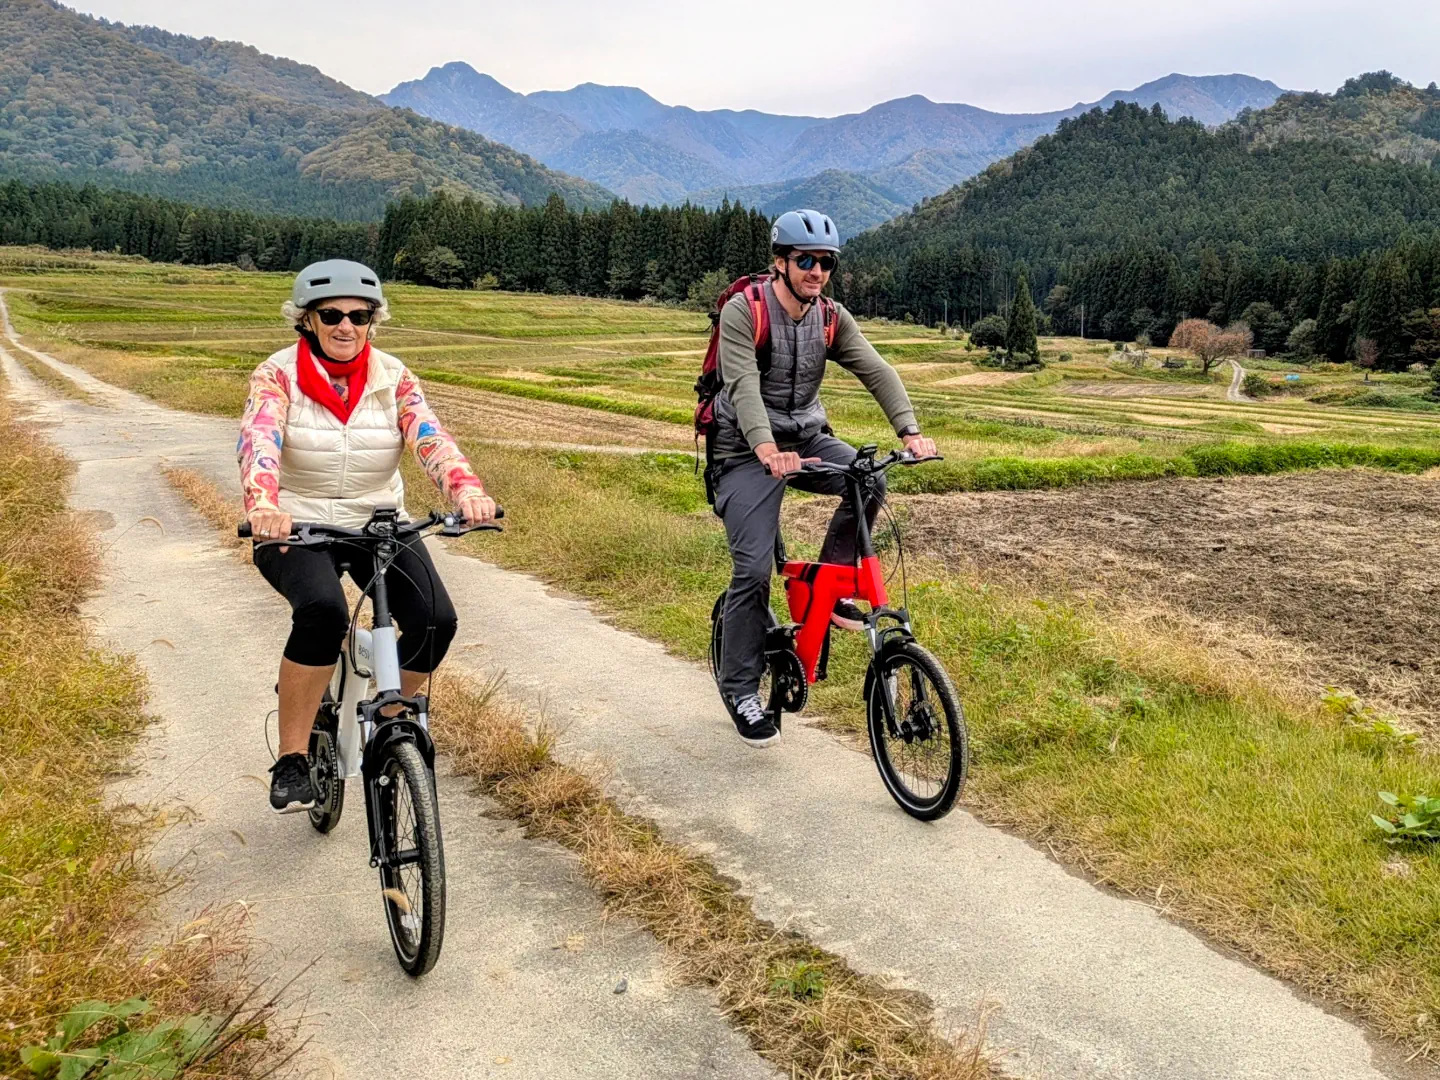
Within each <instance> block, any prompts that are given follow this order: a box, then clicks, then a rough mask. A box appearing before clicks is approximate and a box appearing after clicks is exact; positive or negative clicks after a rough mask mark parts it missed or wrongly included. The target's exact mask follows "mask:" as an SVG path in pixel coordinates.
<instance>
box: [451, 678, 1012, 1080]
mask: <svg viewBox="0 0 1440 1080" xmlns="http://www.w3.org/2000/svg"><path fill="white" fill-rule="evenodd" d="M496 690H497V684H495V683H492V684H491V685H489V686H488V687H481V688H477V687H473V686H467V685H465V684H464V683H462V682H459V681H458V680H454V679H445V680H443V682H442V684H441V686H440V687H439V689H438V691H437V694H436V702H437V704H436V709H435V723H436V727H437V730H438V732H439V740H440V742H441V744H442V745H443V746H444V747H445V749H446V752H447V753H448V754H449V755H450V756H451V758H452V760H453V761H454V762H455V765H456V767H457V768H458V769H459V770H460V771H461V772H464V773H466V774H467V775H469V776H472V777H474V778H475V779H476V780H477V781H478V782H479V784H480V786H481V788H482V789H483V790H484V791H486V792H487V793H489V794H490V795H492V796H493V797H494V798H495V799H497V800H498V801H499V803H500V805H501V806H502V807H504V809H505V811H506V812H507V813H509V814H510V815H511V816H512V817H513V818H515V819H516V820H518V821H520V822H522V823H523V824H524V825H525V826H527V827H528V829H529V830H530V832H531V833H532V834H533V835H538V836H543V837H545V838H547V839H550V840H554V841H557V842H558V843H560V844H562V845H564V846H565V847H567V848H569V849H570V850H571V851H573V852H575V853H576V854H577V855H578V856H579V858H580V866H581V870H582V872H583V873H584V875H585V877H586V879H587V880H588V881H589V882H590V884H591V885H592V886H593V887H594V888H595V889H596V890H597V891H599V893H600V894H601V895H602V896H603V897H604V898H605V902H606V905H607V907H608V909H609V910H611V911H612V912H614V913H616V914H619V915H624V916H628V917H630V918H633V919H635V920H636V921H637V922H639V923H640V924H641V925H643V926H644V927H645V928H646V929H648V930H649V931H650V932H651V933H653V934H654V935H655V936H656V937H657V938H658V939H659V940H660V941H661V943H662V944H664V946H665V948H666V950H667V951H668V954H669V955H670V957H671V959H672V961H673V962H674V965H675V970H676V971H678V973H679V974H680V977H681V978H682V979H683V980H684V981H686V982H688V983H691V984H692V985H698V986H704V987H707V988H710V989H711V990H713V991H714V992H715V993H716V994H717V995H718V997H719V1000H720V1006H721V1008H722V1010H723V1011H724V1012H725V1015H726V1017H727V1018H728V1019H729V1021H730V1022H731V1024H733V1025H734V1026H735V1027H737V1028H738V1029H739V1030H740V1031H742V1032H743V1033H744V1034H745V1035H746V1036H747V1037H748V1038H749V1040H750V1043H751V1045H752V1046H753V1047H754V1048H755V1049H756V1050H757V1051H758V1052H759V1053H760V1054H761V1055H762V1056H764V1057H765V1058H766V1059H767V1060H769V1061H770V1062H772V1063H773V1064H774V1065H775V1066H776V1067H777V1068H778V1069H780V1071H781V1072H783V1073H784V1074H786V1075H788V1076H792V1077H796V1078H807V1080H809V1078H814V1080H821V1078H825V1080H832V1078H833V1080H847V1078H855V1080H860V1078H866V1080H892V1078H893V1080H979V1078H981V1077H987V1076H990V1075H991V1073H990V1071H989V1068H988V1066H987V1064H986V1062H985V1059H984V1058H983V1056H982V1055H981V1052H980V1050H979V1048H978V1044H977V1043H975V1042H969V1041H967V1042H963V1043H961V1044H960V1045H958V1046H957V1045H955V1044H952V1043H950V1042H948V1041H946V1040H945V1039H943V1038H941V1037H940V1035H939V1034H938V1033H937V1032H936V1031H935V1029H934V1026H933V1022H932V1018H931V1008H930V1006H929V1004H928V1003H927V1002H925V1001H924V1000H923V999H921V998H919V997H917V996H916V995H914V994H907V993H903V992H899V991H896V990H894V989H891V988H889V987H887V986H886V985H885V984H884V983H882V982H880V981H879V980H876V979H873V978H868V977H865V976H862V975H860V974H858V973H856V972H855V971H854V970H852V969H851V968H850V967H849V965H848V964H846V963H845V961H844V960H843V959H842V958H840V957H839V956H836V955H835V954H834V953H830V952H826V951H825V950H823V949H819V948H816V947H815V946H814V945H812V944H810V943H809V942H807V941H805V940H804V939H803V938H801V937H798V936H796V935H793V934H788V933H782V932H779V931H777V930H776V929H775V928H774V927H773V926H771V925H770V924H768V923H765V922H762V921H761V920H760V919H759V918H757V917H756V916H755V914H754V912H753V911H752V910H751V907H750V902H749V901H748V900H746V899H744V898H742V897H740V896H739V895H737V894H736V892H735V890H734V888H733V887H732V886H731V885H729V884H728V883H726V882H725V881H723V880H722V879H721V878H720V877H719V876H718V875H717V874H716V873H715V871H714V869H713V868H711V866H710V865H709V864H708V863H706V862H705V861H704V860H703V859H700V858H698V857H695V856H693V855H691V854H690V853H688V852H687V851H686V850H684V849H683V848H680V847H677V846H676V845H674V844H671V843H667V842H666V841H665V840H663V839H661V837H660V835H659V833H658V832H657V831H656V829H655V828H654V827H653V826H652V825H650V824H649V823H647V822H645V821H642V820H639V819H637V818H634V817H632V816H630V815H627V814H625V813H623V812H622V811H621V810H620V809H619V808H617V807H616V805H615V804H614V803H613V802H611V801H610V800H609V799H607V798H606V797H605V795H604V793H603V792H602V791H601V790H600V788H599V787H598V786H597V785H596V784H595V783H594V782H593V781H592V780H590V779H589V778H588V777H586V776H585V775H584V774H582V773H580V772H578V771H576V770H575V769H573V768H570V767H569V766H566V765H562V764H560V763H559V762H557V761H556V760H555V759H554V758H553V757H552V756H551V753H550V750H551V745H552V742H553V732H551V731H550V730H549V729H548V728H547V727H546V726H545V725H544V724H543V722H542V723H541V724H540V725H538V726H532V725H530V724H527V723H526V718H525V717H524V716H523V715H521V714H520V713H518V712H517V711H516V710H515V709H514V708H513V707H510V706H508V705H507V704H506V703H505V702H504V701H503V699H501V698H500V697H499V696H498V694H497V693H496Z"/></svg>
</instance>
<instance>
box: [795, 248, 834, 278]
mask: <svg viewBox="0 0 1440 1080" xmlns="http://www.w3.org/2000/svg"><path fill="white" fill-rule="evenodd" d="M795 265H796V266H798V267H799V268H800V269H801V270H805V271H810V270H814V269H815V267H816V266H817V265H818V266H819V267H820V269H821V270H824V271H825V273H827V274H829V273H833V272H834V270H835V267H837V266H839V265H840V259H839V258H838V257H837V256H835V255H815V254H813V253H812V252H809V251H802V252H801V253H800V254H799V255H796V256H795Z"/></svg>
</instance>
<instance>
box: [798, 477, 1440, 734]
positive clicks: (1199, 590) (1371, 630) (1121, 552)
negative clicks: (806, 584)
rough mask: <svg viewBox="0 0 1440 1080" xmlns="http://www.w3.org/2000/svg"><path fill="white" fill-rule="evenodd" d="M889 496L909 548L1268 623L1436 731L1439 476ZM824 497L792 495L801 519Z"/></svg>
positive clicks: (1241, 626)
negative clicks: (811, 499) (800, 501)
mask: <svg viewBox="0 0 1440 1080" xmlns="http://www.w3.org/2000/svg"><path fill="white" fill-rule="evenodd" d="M827 501H828V500H827ZM895 503H896V504H897V505H903V506H904V507H905V510H904V511H903V517H904V520H905V522H906V536H907V544H908V546H909V549H910V550H911V551H912V552H919V553H922V554H924V555H928V556H931V557H934V558H938V559H940V560H941V561H943V562H944V563H945V564H946V565H947V566H948V567H950V568H951V569H954V570H960V571H970V572H973V571H976V570H979V571H982V572H989V573H995V572H1000V573H1002V574H1004V575H1007V576H1018V577H1019V578H1021V579H1022V580H1025V581H1028V582H1030V583H1033V584H1035V585H1040V586H1042V587H1054V586H1057V585H1058V586H1063V587H1065V588H1069V589H1075V590H1078V591H1080V592H1081V593H1083V594H1085V595H1086V596H1087V597H1089V598H1091V599H1092V600H1094V601H1095V602H1097V603H1098V604H1100V605H1101V606H1103V607H1104V608H1106V609H1108V610H1111V611H1116V612H1122V613H1123V612H1124V611H1125V610H1127V609H1138V608H1141V607H1147V606H1151V607H1153V606H1154V605H1168V606H1169V607H1171V608H1173V609H1176V610H1178V611H1179V612H1181V613H1183V614H1185V615H1188V616H1190V617H1193V618H1195V619H1198V620H1202V621H1204V622H1206V623H1209V624H1212V627H1213V625H1215V624H1218V626H1219V627H1220V628H1221V629H1222V632H1223V631H1224V630H1225V629H1229V630H1231V631H1233V634H1234V640H1235V641H1236V642H1237V643H1239V642H1241V641H1242V639H1243V640H1244V641H1246V642H1251V643H1253V642H1254V641H1255V640H1256V638H1255V635H1262V636H1263V637H1266V638H1269V639H1272V640H1276V641H1278V642H1279V643H1281V647H1280V648H1277V649H1275V650H1273V651H1271V652H1270V654H1269V655H1268V656H1267V657H1265V658H1264V659H1266V660H1271V661H1274V662H1276V663H1277V665H1279V666H1281V667H1285V668H1289V669H1290V670H1289V671H1288V673H1287V674H1289V675H1293V676H1297V677H1299V678H1301V679H1303V680H1305V682H1307V683H1309V684H1310V685H1311V686H1312V687H1313V688H1314V689H1315V690H1316V692H1317V693H1318V692H1319V690H1320V688H1321V687H1323V686H1324V685H1326V684H1340V685H1343V686H1348V687H1350V688H1352V689H1354V690H1355V691H1356V692H1357V693H1359V694H1360V695H1361V696H1362V697H1364V698H1366V699H1367V700H1371V701H1374V702H1375V703H1376V704H1377V705H1379V706H1380V707H1382V708H1384V709H1387V710H1388V711H1393V712H1396V713H1398V714H1400V715H1401V716H1402V718H1404V719H1407V720H1409V721H1410V722H1412V723H1418V724H1421V725H1424V726H1425V727H1426V728H1428V729H1429V731H1430V733H1431V734H1432V735H1440V680H1437V675H1440V658H1437V650H1436V635H1437V629H1440V611H1437V601H1440V570H1437V567H1440V479H1437V478H1433V477H1429V476H1423V477H1407V476H1396V475H1394V474H1389V473H1382V472H1375V471H1370V470H1361V469H1355V470H1343V471H1342V470H1327V471H1317V472H1307V473H1296V474H1290V475H1287V476H1277V477H1253V478H1251V477H1246V478H1236V479H1226V480H1224V481H1223V482H1221V481H1217V480H1178V481H1156V482H1144V483H1134V484H1110V485H1104V486H1094V487H1084V488H1075V489H1071V490H1067V491H1043V492H1016V493H1003V492H997V493H987V494H976V495H943V496H914V497H908V498H897V499H896V500H895ZM825 509H826V508H824V507H821V506H820V505H818V504H806V505H805V506H804V507H803V508H801V507H797V518H802V519H805V520H804V521H803V524H802V523H801V521H799V520H797V522H796V524H797V525H800V526H801V527H802V528H805V529H806V530H807V531H808V530H809V529H810V528H811V527H812V525H816V524H818V522H819V519H820V516H821V515H822V513H823V512H824V510H825ZM810 518H815V519H816V520H815V521H814V522H812V521H810V520H808V519H810ZM1241 648H1242V651H1250V650H1247V649H1245V648H1244V646H1243V645H1242V646H1241ZM1277 673H1278V672H1277Z"/></svg>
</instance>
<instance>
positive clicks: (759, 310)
mask: <svg viewBox="0 0 1440 1080" xmlns="http://www.w3.org/2000/svg"><path fill="white" fill-rule="evenodd" d="M762 282H763V279H760V278H756V277H752V278H751V279H750V284H749V285H747V286H746V287H745V299H746V301H747V302H748V303H749V304H750V321H751V323H752V324H753V325H754V327H755V353H756V355H757V356H758V355H759V354H760V353H761V352H762V351H764V350H768V349H769V347H770V305H769V304H767V303H766V302H765V286H764V284H763V283H762Z"/></svg>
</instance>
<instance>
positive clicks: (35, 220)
mask: <svg viewBox="0 0 1440 1080" xmlns="http://www.w3.org/2000/svg"><path fill="white" fill-rule="evenodd" d="M379 237H380V227H379V225H378V224H376V223H370V224H366V223H363V222H349V221H343V222H342V221H329V220H326V219H323V218H301V217H279V216H275V215H270V214H257V213H252V212H251V211H248V210H216V209H212V208H210V207H205V206H193V205H190V204H187V203H182V202H175V201H173V200H171V199H162V198H157V197H155V196H152V195H139V194H135V193H132V192H128V191H108V190H103V189H101V188H97V187H95V186H94V185H90V184H87V185H84V186H82V187H75V186H72V185H70V184H62V183H26V182H24V181H21V180H10V181H7V182H5V183H0V243H5V244H38V245H41V246H43V247H49V248H57V249H59V248H89V249H91V250H93V251H115V252H119V253H120V254H122V255H141V256H144V257H145V258H147V259H151V260H153V261H155V262H179V263H196V264H201V265H204V264H207V263H234V264H236V265H238V266H240V267H242V268H248V269H258V270H281V271H296V270H299V269H300V268H301V267H303V266H305V265H307V264H308V263H311V262H315V261H317V260H319V259H329V258H344V259H356V260H358V261H360V262H372V261H374V259H375V255H376V251H377V249H378V242H379Z"/></svg>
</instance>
